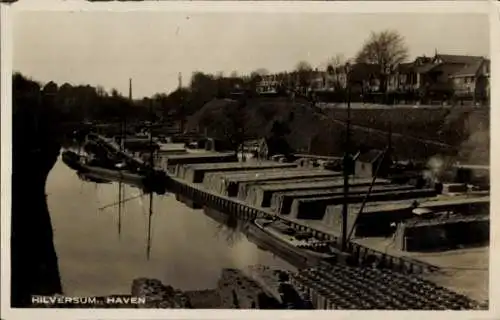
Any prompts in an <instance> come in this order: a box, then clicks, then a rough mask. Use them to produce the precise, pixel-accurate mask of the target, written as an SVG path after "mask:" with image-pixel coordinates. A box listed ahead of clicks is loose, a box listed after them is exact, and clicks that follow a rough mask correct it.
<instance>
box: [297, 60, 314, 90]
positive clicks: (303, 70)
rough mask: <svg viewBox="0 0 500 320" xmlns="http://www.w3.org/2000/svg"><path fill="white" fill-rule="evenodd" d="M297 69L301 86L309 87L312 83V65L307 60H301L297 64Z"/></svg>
mask: <svg viewBox="0 0 500 320" xmlns="http://www.w3.org/2000/svg"><path fill="white" fill-rule="evenodd" d="M295 70H296V72H297V75H298V81H299V83H298V84H299V86H300V87H301V88H307V87H309V85H310V82H311V79H310V75H311V71H312V67H311V65H310V64H309V63H308V62H307V61H299V63H297V66H296V67H295Z"/></svg>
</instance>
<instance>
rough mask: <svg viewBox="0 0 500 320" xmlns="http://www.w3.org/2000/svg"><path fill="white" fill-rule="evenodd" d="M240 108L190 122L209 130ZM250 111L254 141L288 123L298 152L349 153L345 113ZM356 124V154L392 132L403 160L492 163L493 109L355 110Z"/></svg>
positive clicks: (253, 105) (204, 112) (285, 103)
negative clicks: (450, 158) (438, 158)
mask: <svg viewBox="0 0 500 320" xmlns="http://www.w3.org/2000/svg"><path fill="white" fill-rule="evenodd" d="M234 107H235V103H234V102H231V101H229V100H213V101H211V102H209V103H207V104H206V105H205V106H204V107H203V108H202V109H201V110H200V111H198V112H197V113H196V114H194V115H193V116H192V117H191V118H190V119H189V121H188V127H191V128H194V127H196V126H200V127H201V128H203V127H204V126H206V125H209V124H210V123H211V122H213V121H214V119H218V118H220V117H224V116H223V114H225V113H227V110H230V108H234ZM246 110H247V111H246V115H245V122H246V131H247V133H248V135H249V136H251V137H252V138H254V137H263V136H266V135H268V134H269V133H270V130H271V127H272V124H273V122H274V121H275V120H281V121H288V126H289V128H290V134H289V135H288V137H287V139H288V140H289V142H290V144H291V145H292V146H293V147H294V149H295V150H298V151H310V152H311V153H314V154H320V155H341V154H342V152H343V150H344V135H345V123H344V121H345V119H346V114H347V113H346V111H345V109H343V108H335V109H328V110H323V111H322V110H319V109H318V108H316V109H313V108H312V107H311V105H310V104H309V103H307V102H305V101H304V102H299V101H296V102H291V101H290V100H289V99H287V98H255V99H252V100H249V101H248V103H247V107H246ZM290 114H293V116H292V117H290ZM351 121H352V124H353V128H352V131H351V144H350V147H351V148H352V149H353V150H357V149H358V148H359V147H362V146H366V147H370V148H384V147H386V146H387V144H388V136H389V135H388V133H387V132H388V131H389V130H390V129H389V128H391V129H392V132H393V135H392V139H391V142H392V146H393V148H394V149H395V153H396V156H397V157H398V158H400V159H416V160H425V159H428V158H429V157H431V156H434V155H451V156H454V157H456V159H457V160H459V161H461V162H467V163H475V164H488V163H489V109H474V108H472V107H460V106H457V107H452V108H440V107H435V108H414V107H412V106H408V107H401V106H398V107H395V108H393V109H390V108H375V107H366V108H354V109H352V110H351ZM209 132H210V130H209Z"/></svg>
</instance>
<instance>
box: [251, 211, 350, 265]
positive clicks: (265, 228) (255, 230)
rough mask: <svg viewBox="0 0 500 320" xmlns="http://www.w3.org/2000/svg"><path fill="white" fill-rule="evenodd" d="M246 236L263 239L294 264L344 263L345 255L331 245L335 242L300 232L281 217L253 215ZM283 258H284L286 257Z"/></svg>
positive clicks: (252, 238)
mask: <svg viewBox="0 0 500 320" xmlns="http://www.w3.org/2000/svg"><path fill="white" fill-rule="evenodd" d="M246 234H247V237H249V240H251V241H252V240H254V241H256V242H261V243H264V244H265V246H269V247H271V248H273V249H274V250H273V251H276V252H279V253H281V254H283V255H285V256H286V257H287V258H288V259H290V260H291V261H290V262H292V261H293V262H294V264H300V265H307V266H315V265H318V264H322V263H325V262H326V263H346V262H347V258H348V255H347V254H346V253H343V252H341V251H340V250H338V249H337V248H335V243H334V242H332V241H325V240H320V239H317V238H315V237H314V236H313V235H312V234H311V233H309V232H301V231H298V230H296V229H294V228H292V227H291V226H290V225H288V224H287V222H285V221H279V220H276V219H270V218H259V219H255V220H254V222H253V223H251V224H249V225H248V227H247V230H246ZM288 259H287V260H288Z"/></svg>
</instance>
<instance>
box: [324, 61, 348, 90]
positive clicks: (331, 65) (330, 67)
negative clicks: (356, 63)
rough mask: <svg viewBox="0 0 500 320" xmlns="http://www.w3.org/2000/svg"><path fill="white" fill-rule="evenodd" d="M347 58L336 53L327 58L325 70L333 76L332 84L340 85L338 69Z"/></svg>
mask: <svg viewBox="0 0 500 320" xmlns="http://www.w3.org/2000/svg"><path fill="white" fill-rule="evenodd" d="M347 62H348V60H347V59H346V58H345V57H344V55H343V54H336V55H335V56H333V57H331V58H330V59H328V62H327V67H326V72H327V73H328V74H329V75H330V76H331V77H333V79H334V86H335V87H340V83H341V81H340V72H339V69H340V68H341V67H342V66H344V65H345V64H346V63H347Z"/></svg>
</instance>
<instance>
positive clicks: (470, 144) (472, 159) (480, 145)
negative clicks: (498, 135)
mask: <svg viewBox="0 0 500 320" xmlns="http://www.w3.org/2000/svg"><path fill="white" fill-rule="evenodd" d="M489 116H490V115H489V110H476V111H473V112H471V113H470V115H469V117H468V118H467V121H466V123H467V125H466V126H465V127H466V130H467V133H468V134H467V135H466V136H467V138H466V139H465V140H464V141H463V142H462V143H461V144H460V147H459V152H458V154H457V156H458V160H459V161H460V162H463V163H467V164H480V165H488V164H489V162H490V124H489Z"/></svg>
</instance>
